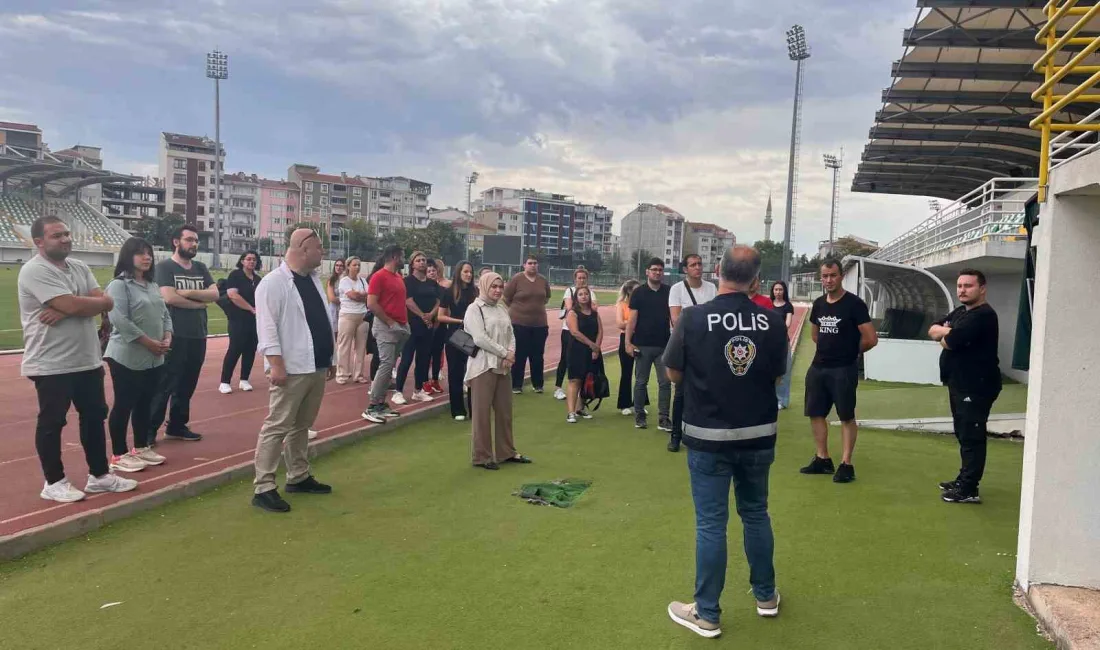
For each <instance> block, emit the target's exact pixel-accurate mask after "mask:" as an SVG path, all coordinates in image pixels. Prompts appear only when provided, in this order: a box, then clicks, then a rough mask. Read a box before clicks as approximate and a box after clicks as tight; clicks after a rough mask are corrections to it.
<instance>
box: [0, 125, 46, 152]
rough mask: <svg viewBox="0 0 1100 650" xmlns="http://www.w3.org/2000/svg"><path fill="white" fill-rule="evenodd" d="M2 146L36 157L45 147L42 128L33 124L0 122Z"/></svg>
mask: <svg viewBox="0 0 1100 650" xmlns="http://www.w3.org/2000/svg"><path fill="white" fill-rule="evenodd" d="M3 147H6V148H10V149H12V150H14V151H15V152H16V153H18V154H21V155H23V156H27V157H28V158H38V157H39V156H40V155H41V153H42V151H43V150H44V148H45V144H43V142H42V129H40V128H38V126H37V125H35V124H20V123H18V122H0V148H3Z"/></svg>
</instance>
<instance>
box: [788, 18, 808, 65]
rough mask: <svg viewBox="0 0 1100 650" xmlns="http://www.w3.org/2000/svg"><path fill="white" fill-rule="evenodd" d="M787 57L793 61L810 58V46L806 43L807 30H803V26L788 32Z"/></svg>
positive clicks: (797, 26)
mask: <svg viewBox="0 0 1100 650" xmlns="http://www.w3.org/2000/svg"><path fill="white" fill-rule="evenodd" d="M787 55H788V56H790V57H791V61H802V60H804V59H808V58H810V46H809V45H808V44H807V43H806V30H805V29H802V25H795V26H794V27H791V28H790V29H788V30H787Z"/></svg>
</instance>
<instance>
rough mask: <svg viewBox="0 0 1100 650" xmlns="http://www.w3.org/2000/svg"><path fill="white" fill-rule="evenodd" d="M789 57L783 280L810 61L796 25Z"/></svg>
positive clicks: (790, 35) (790, 33)
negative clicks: (804, 77)
mask: <svg viewBox="0 0 1100 650" xmlns="http://www.w3.org/2000/svg"><path fill="white" fill-rule="evenodd" d="M787 55H788V56H789V57H790V59H791V61H794V62H795V63H796V64H797V65H796V67H795V75H794V114H793V116H792V117H791V158H790V162H789V163H788V166H787V218H786V222H785V224H784V227H783V262H782V266H780V270H779V276H780V279H781V280H789V279H790V272H791V238H792V237H793V235H794V206H795V195H796V193H797V192H798V190H797V187H796V185H797V183H798V148H799V144H800V138H801V137H802V62H803V61H805V60H806V59H808V58H810V46H809V45H807V44H806V30H804V29H802V25H795V26H794V27H791V28H790V29H788V30H787Z"/></svg>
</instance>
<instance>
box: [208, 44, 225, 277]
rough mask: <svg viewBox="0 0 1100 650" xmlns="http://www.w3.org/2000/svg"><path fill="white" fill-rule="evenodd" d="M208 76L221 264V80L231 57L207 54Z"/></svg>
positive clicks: (215, 262)
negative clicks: (212, 97)
mask: <svg viewBox="0 0 1100 650" xmlns="http://www.w3.org/2000/svg"><path fill="white" fill-rule="evenodd" d="M206 77H207V78H208V79H213V80H214V257H213V267H214V268H219V267H220V266H221V264H220V262H221V260H220V259H219V256H220V255H221V252H222V108H221V82H222V81H223V80H225V79H228V78H229V57H228V56H227V55H226V54H224V53H222V52H220V51H218V50H214V51H213V52H210V53H208V54H207V55H206Z"/></svg>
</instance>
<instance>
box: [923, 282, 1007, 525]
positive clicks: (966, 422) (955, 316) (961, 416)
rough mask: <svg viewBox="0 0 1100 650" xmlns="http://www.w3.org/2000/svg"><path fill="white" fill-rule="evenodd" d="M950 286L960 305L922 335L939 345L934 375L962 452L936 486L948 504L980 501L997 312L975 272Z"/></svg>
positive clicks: (996, 382)
mask: <svg viewBox="0 0 1100 650" xmlns="http://www.w3.org/2000/svg"><path fill="white" fill-rule="evenodd" d="M956 289H957V294H958V297H959V302H960V303H961V306H960V307H959V308H958V309H956V310H955V311H953V312H951V313H950V314H948V315H947V316H946V317H944V318H942V319H940V320H939V321H936V323H935V324H934V325H932V327H931V328H930V329H929V330H928V336H929V337H931V338H932V340H934V341H939V343H940V345H941V346H942V347H943V352H941V353H940V380H941V381H943V383H944V384H946V385H947V390H948V394H949V396H950V398H951V416H952V418H954V420H955V437H956V438H958V440H959V455H960V456H961V457H962V467H961V468H960V469H959V475H958V477H956V478H955V480H954V481H945V482H943V483H940V489H941V490H943V500H944V501H946V502H948V503H981V502H982V498H981V496H980V495H979V494H978V484H979V483H980V482H981V480H982V474H984V473H985V451H986V422H987V421H988V420H989V410H990V409H991V408H992V407H993V402H995V401H996V400H997V396H998V395H999V394H1000V393H1001V370H1000V365H999V362H998V360H997V334H998V332H997V312H995V311H994V310H993V308H992V307H990V306H989V303H987V302H986V286H985V275H984V274H983V273H982V272H981V271H976V270H974V269H963V270H962V271H960V272H959V279H958V282H957V285H956Z"/></svg>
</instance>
